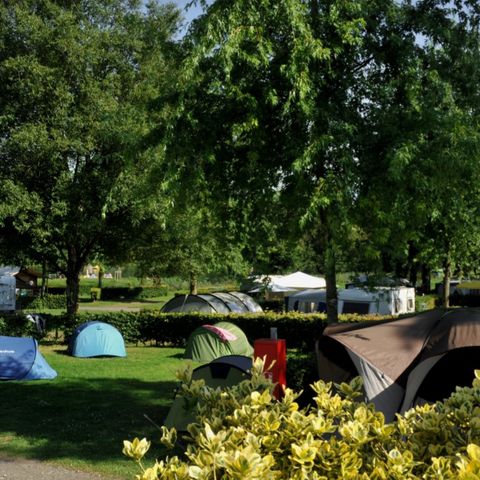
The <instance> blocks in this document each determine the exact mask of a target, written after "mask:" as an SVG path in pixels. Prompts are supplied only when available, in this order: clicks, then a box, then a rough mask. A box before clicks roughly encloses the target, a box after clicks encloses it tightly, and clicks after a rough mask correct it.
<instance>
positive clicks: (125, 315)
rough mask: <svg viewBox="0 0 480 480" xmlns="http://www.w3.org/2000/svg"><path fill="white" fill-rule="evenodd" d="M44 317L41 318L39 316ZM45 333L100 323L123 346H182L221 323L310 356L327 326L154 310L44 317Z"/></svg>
mask: <svg viewBox="0 0 480 480" xmlns="http://www.w3.org/2000/svg"><path fill="white" fill-rule="evenodd" d="M42 315H43V314H42ZM45 317H48V318H49V319H50V320H48V321H47V331H50V330H51V329H53V328H55V329H57V328H61V329H64V330H65V333H66V337H68V336H69V335H70V334H71V333H72V329H74V328H75V327H76V326H78V325H80V324H81V323H84V322H88V321H99V322H105V323H109V324H111V325H113V326H115V327H116V328H117V329H118V330H119V331H120V332H121V333H122V335H123V337H124V339H125V341H126V342H131V343H138V342H143V343H147V342H152V341H153V342H155V343H156V344H158V345H176V346H184V345H185V343H186V341H187V339H188V337H189V336H190V334H191V333H192V332H193V331H194V330H195V329H196V328H198V327H200V326H202V325H205V324H214V323H217V322H220V321H227V322H232V323H234V324H235V325H237V326H238V327H239V328H240V329H241V330H242V331H243V332H244V333H245V335H246V336H247V338H248V339H249V341H250V342H251V343H252V344H253V342H254V340H255V339H258V338H269V336H270V328H272V327H275V328H277V331H278V336H279V338H285V339H287V348H288V349H296V348H298V349H301V350H302V351H307V352H313V349H314V343H315V340H316V339H317V337H318V336H320V335H321V333H322V331H323V329H324V328H325V325H326V315H325V314H301V313H282V314H278V313H273V312H267V313H265V312H264V313H259V314H246V315H242V314H229V315H227V314H205V313H195V312H190V313H162V312H159V311H156V310H144V311H141V312H105V313H103V312H102V313H83V314H81V315H77V316H76V317H74V321H73V322H72V321H71V318H70V317H69V316H67V315H63V316H62V315H55V316H54V315H47V316H45ZM387 318H392V317H388V316H382V317H379V316H375V315H372V316H367V315H355V314H349V315H342V316H341V317H340V320H341V321H345V322H360V321H366V320H369V321H377V320H381V319H383V320H384V319H387Z"/></svg>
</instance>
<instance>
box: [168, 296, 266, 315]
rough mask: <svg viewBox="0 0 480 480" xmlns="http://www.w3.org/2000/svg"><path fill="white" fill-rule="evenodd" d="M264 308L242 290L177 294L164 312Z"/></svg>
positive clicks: (220, 311)
mask: <svg viewBox="0 0 480 480" xmlns="http://www.w3.org/2000/svg"><path fill="white" fill-rule="evenodd" d="M261 311H262V308H261V307H260V305H258V303H257V302H255V300H253V298H252V297H250V296H248V295H246V294H245V293H241V292H229V293H226V292H217V293H211V294H201V295H176V296H175V297H173V298H172V299H171V300H169V301H168V302H167V303H166V304H165V305H164V306H163V307H162V312H206V313H255V312H261Z"/></svg>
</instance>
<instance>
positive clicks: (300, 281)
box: [249, 272, 326, 293]
mask: <svg viewBox="0 0 480 480" xmlns="http://www.w3.org/2000/svg"><path fill="white" fill-rule="evenodd" d="M254 283H255V287H254V288H252V289H251V290H249V293H258V292H263V291H267V292H272V293H283V292H296V291H300V290H307V289H311V288H325V287H326V282H325V279H324V278H323V277H315V276H313V275H308V274H307V273H303V272H295V273H292V274H290V275H263V276H260V277H257V278H256V279H255V280H254Z"/></svg>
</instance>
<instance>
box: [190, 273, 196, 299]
mask: <svg viewBox="0 0 480 480" xmlns="http://www.w3.org/2000/svg"><path fill="white" fill-rule="evenodd" d="M197 292H198V281H197V275H196V274H195V273H193V272H191V273H190V295H196V294H197Z"/></svg>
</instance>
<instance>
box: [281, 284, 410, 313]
mask: <svg viewBox="0 0 480 480" xmlns="http://www.w3.org/2000/svg"><path fill="white" fill-rule="evenodd" d="M326 297H327V294H326V290H325V289H323V288H322V289H311V290H305V291H303V292H298V293H295V294H293V295H290V296H289V297H287V299H286V309H287V311H298V312H305V313H313V312H326V310H327V305H326ZM413 312H415V289H414V288H412V287H376V288H374V289H373V290H366V289H363V288H357V287H352V288H344V289H341V290H339V291H338V313H339V314H341V313H358V314H365V315H366V314H370V315H375V314H377V315H400V314H404V313H413Z"/></svg>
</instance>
